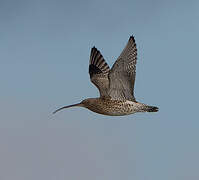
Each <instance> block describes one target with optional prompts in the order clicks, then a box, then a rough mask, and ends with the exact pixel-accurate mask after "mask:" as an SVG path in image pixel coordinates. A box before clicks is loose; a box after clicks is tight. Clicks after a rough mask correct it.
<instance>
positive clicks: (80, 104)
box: [53, 103, 82, 114]
mask: <svg viewBox="0 0 199 180" xmlns="http://www.w3.org/2000/svg"><path fill="white" fill-rule="evenodd" d="M75 106H79V107H81V106H82V103H77V104H72V105H69V106H64V107H61V108H59V109H57V110H56V111H54V112H53V114H55V113H56V112H58V111H61V110H62V109H66V108H70V107H75Z"/></svg>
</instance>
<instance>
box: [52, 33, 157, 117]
mask: <svg viewBox="0 0 199 180" xmlns="http://www.w3.org/2000/svg"><path fill="white" fill-rule="evenodd" d="M136 62H137V48H136V44H135V39H134V37H133V36H131V37H130V38H129V41H128V43H127V45H126V46H125V48H124V50H123V51H122V53H121V54H120V56H119V57H118V59H117V60H116V61H115V63H114V65H113V67H112V68H111V70H110V68H109V66H108V64H107V63H106V61H105V59H104V58H103V56H102V54H101V53H100V51H98V50H97V49H96V48H95V47H93V48H92V49H91V55H90V61H89V74H90V79H91V82H92V83H93V84H94V85H95V86H96V87H97V88H98V89H99V92H100V97H99V98H87V99H84V100H83V101H82V102H80V103H78V104H73V105H69V106H64V107H62V108H59V109H58V110H56V111H55V112H54V113H56V112H58V111H60V110H62V109H65V108H69V107H75V106H76V107H85V108H88V109H89V110H91V111H93V112H96V113H99V114H104V115H110V116H121V115H128V114H133V113H136V112H157V111H158V107H155V106H149V105H146V104H143V103H139V102H137V101H136V100H135V97H134V84H135V74H136Z"/></svg>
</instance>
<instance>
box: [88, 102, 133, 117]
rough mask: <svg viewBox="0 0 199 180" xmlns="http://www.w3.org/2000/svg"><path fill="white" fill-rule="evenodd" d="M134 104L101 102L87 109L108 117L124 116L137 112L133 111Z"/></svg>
mask: <svg viewBox="0 0 199 180" xmlns="http://www.w3.org/2000/svg"><path fill="white" fill-rule="evenodd" d="M134 104H135V102H132V101H115V100H114V101H111V100H109V101H101V102H98V103H95V104H94V105H93V106H91V107H89V108H88V109H90V110H91V111H93V112H96V113H99V114H104V115H109V116H124V115H129V114H133V113H135V112H137V111H136V110H135V109H134Z"/></svg>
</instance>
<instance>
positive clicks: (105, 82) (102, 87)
mask: <svg viewBox="0 0 199 180" xmlns="http://www.w3.org/2000/svg"><path fill="white" fill-rule="evenodd" d="M109 71H110V68H109V66H108V64H107V63H106V61H105V60H104V58H103V56H102V55H101V53H100V51H98V50H97V49H96V48H95V47H93V48H92V49H91V55H90V62H89V74H90V79H91V82H92V83H93V84H95V86H96V87H97V88H98V89H99V92H100V97H106V96H108V88H109V79H108V73H109Z"/></svg>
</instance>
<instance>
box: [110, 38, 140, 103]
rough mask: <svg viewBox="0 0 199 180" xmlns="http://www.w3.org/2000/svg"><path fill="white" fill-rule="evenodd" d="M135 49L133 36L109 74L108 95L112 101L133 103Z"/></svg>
mask: <svg viewBox="0 0 199 180" xmlns="http://www.w3.org/2000/svg"><path fill="white" fill-rule="evenodd" d="M136 62H137V48H136V44H135V39H134V37H133V36H131V37H130V38H129V41H128V43H127V45H126V47H125V48H124V50H123V51H122V53H121V54H120V56H119V57H118V59H117V60H116V62H115V63H114V65H113V67H112V69H111V71H110V73H109V80H110V89H109V95H110V96H111V98H112V99H117V100H124V99H127V100H131V101H135V97H134V83H135V74H136Z"/></svg>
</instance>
